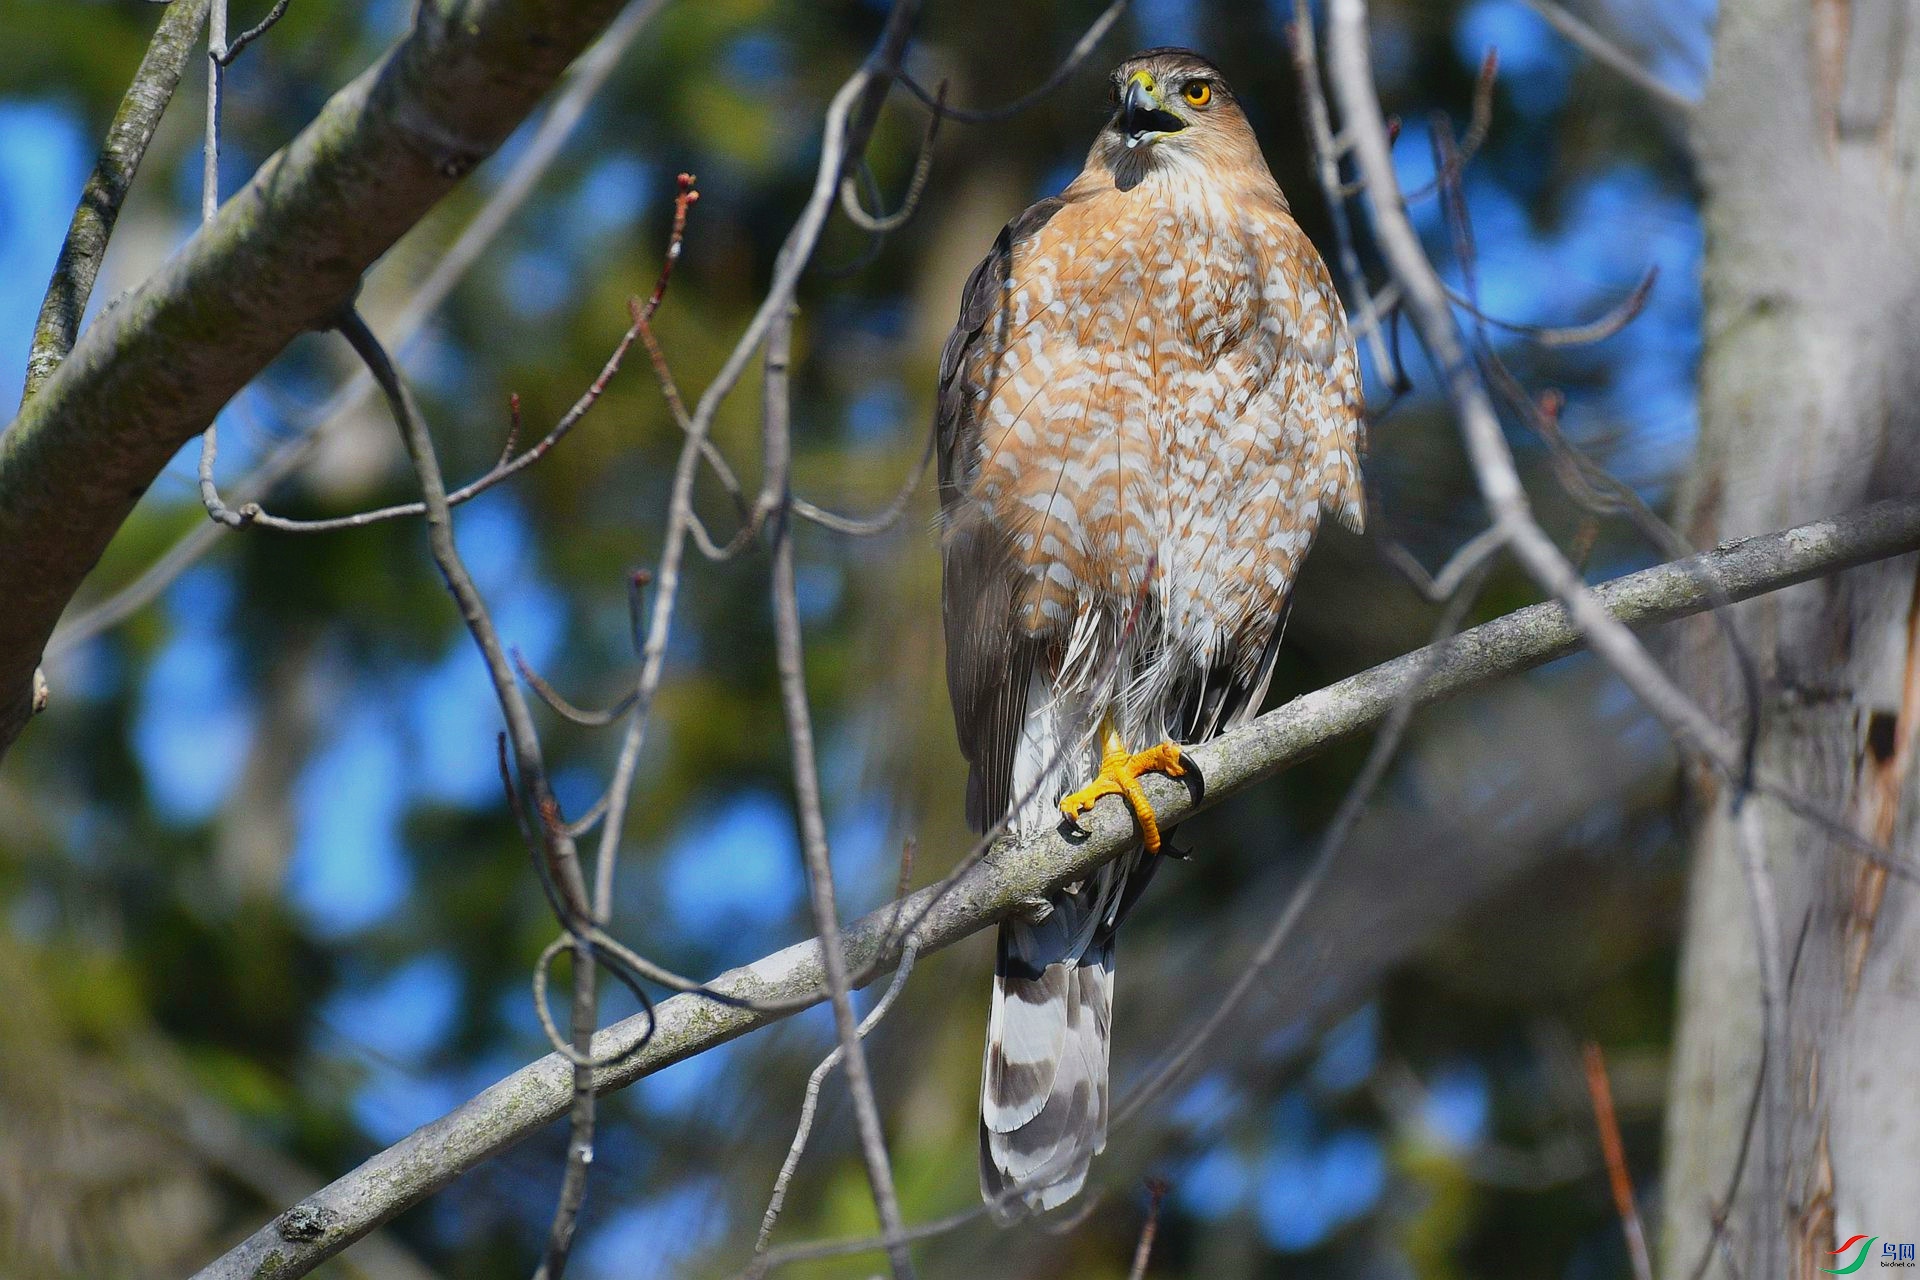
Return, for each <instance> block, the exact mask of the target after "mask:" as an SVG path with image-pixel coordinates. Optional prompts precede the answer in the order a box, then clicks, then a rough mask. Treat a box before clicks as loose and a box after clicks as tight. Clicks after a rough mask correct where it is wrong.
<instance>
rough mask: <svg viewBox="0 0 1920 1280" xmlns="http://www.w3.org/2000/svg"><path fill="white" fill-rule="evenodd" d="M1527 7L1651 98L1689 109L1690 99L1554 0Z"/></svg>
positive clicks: (1534, 1) (1530, 3) (1530, 2)
mask: <svg viewBox="0 0 1920 1280" xmlns="http://www.w3.org/2000/svg"><path fill="white" fill-rule="evenodd" d="M1526 5H1527V8H1529V9H1531V10H1533V11H1534V12H1535V13H1537V14H1539V15H1540V16H1541V17H1542V18H1545V19H1546V20H1547V23H1548V25H1550V26H1551V27H1552V28H1553V29H1554V30H1555V31H1558V32H1559V33H1560V34H1561V35H1563V36H1565V37H1566V38H1567V40H1568V41H1569V42H1570V43H1572V44H1575V45H1578V46H1579V47H1580V48H1581V50H1582V51H1584V52H1585V53H1586V54H1587V55H1588V56H1589V57H1591V58H1592V59H1593V60H1594V61H1596V62H1598V63H1600V64H1602V65H1603V66H1606V67H1609V68H1611V69H1612V70H1614V71H1616V72H1618V73H1619V74H1621V75H1623V76H1625V77H1626V78H1627V79H1628V80H1630V81H1632V82H1633V83H1634V84H1636V85H1638V86H1640V88H1642V89H1644V90H1646V91H1647V93H1648V94H1649V95H1651V96H1652V98H1653V100H1654V101H1655V102H1658V103H1660V104H1661V105H1662V106H1666V107H1671V108H1673V109H1674V110H1675V111H1678V112H1680V113H1682V114H1688V113H1691V112H1692V111H1693V108H1694V106H1695V105H1696V104H1695V103H1694V100H1693V99H1692V98H1689V97H1688V96H1687V95H1686V94H1684V93H1681V92H1680V91H1679V90H1678V89H1675V88H1674V87H1673V86H1672V85H1670V84H1668V83H1667V82H1666V81H1664V80H1662V79H1660V77H1658V76H1656V75H1654V74H1653V73H1652V72H1651V71H1648V70H1647V69H1646V68H1645V67H1643V66H1641V65H1640V63H1639V61H1638V60H1636V59H1635V58H1634V57H1633V55H1632V54H1629V53H1628V52H1626V51H1625V50H1624V49H1622V48H1621V47H1620V46H1619V45H1617V44H1615V43H1614V42H1613V41H1611V40H1609V39H1607V38H1606V37H1605V36H1603V35H1601V34H1600V33H1599V32H1598V31H1595V30H1594V29H1593V28H1592V27H1590V26H1588V25H1587V24H1586V23H1584V22H1582V21H1581V20H1580V19H1578V18H1576V17H1574V16H1573V14H1571V13H1569V12H1567V10H1566V8H1565V7H1564V6H1562V5H1559V4H1556V3H1554V0H1526Z"/></svg>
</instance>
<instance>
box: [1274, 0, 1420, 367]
mask: <svg viewBox="0 0 1920 1280" xmlns="http://www.w3.org/2000/svg"><path fill="white" fill-rule="evenodd" d="M1287 34H1288V37H1289V38H1290V40H1291V41H1292V44H1293V65H1294V73H1295V74H1296V75H1297V76H1299V78H1300V99H1301V102H1302V104H1303V106H1304V107H1305V111H1306V117H1307V139H1308V141H1309V142H1311V143H1312V145H1313V154H1314V157H1315V158H1316V160H1317V162H1318V163H1317V165H1316V167H1315V170H1314V172H1315V174H1316V175H1317V176H1318V177H1319V179H1320V193H1321V195H1322V196H1324V197H1325V198H1326V202H1327V215H1328V216H1329V217H1330V218H1331V219H1332V220H1333V243H1334V260H1335V262H1336V263H1337V264H1338V265H1339V268H1340V278H1341V281H1342V282H1343V283H1344V284H1345V285H1346V286H1347V297H1348V298H1349V299H1350V300H1351V302H1352V305H1353V310H1354V327H1355V332H1356V333H1357V334H1358V335H1359V336H1360V337H1361V338H1362V339H1363V340H1364V341H1365V342H1366V343H1367V347H1368V349H1369V350H1370V351H1372V353H1373V368H1374V372H1375V373H1377V374H1378V375H1379V376H1380V381H1381V382H1382V383H1384V384H1385V385H1386V386H1387V387H1388V388H1390V389H1396V390H1397V389H1398V388H1399V387H1400V386H1401V384H1402V383H1403V382H1404V381H1405V378H1404V376H1403V375H1402V373H1401V370H1400V362H1399V361H1398V360H1397V359H1396V358H1395V356H1394V354H1393V353H1392V352H1391V351H1389V350H1388V349H1387V342H1386V336H1385V335H1384V334H1383V333H1381V327H1382V325H1381V319H1382V315H1383V312H1382V311H1381V309H1380V308H1379V307H1378V306H1377V305H1376V303H1375V301H1374V296H1373V293H1372V291H1371V290H1370V289H1369V288H1368V287H1367V273H1366V272H1365V271H1364V270H1362V269H1361V267H1360V254H1359V252H1358V251H1357V250H1356V249H1355V248H1354V238H1353V223H1352V220H1351V219H1350V218H1349V217H1348V215H1347V200H1346V192H1345V191H1344V190H1343V188H1342V184H1341V181H1340V155H1341V147H1340V144H1339V142H1338V141H1337V140H1336V139H1335V138H1334V136H1333V124H1332V119H1331V117H1330V115H1329V113H1328V111H1327V95H1326V90H1325V88H1324V87H1323V86H1322V84H1321V81H1320V61H1319V59H1320V55H1319V52H1318V51H1317V50H1316V49H1315V47H1314V41H1313V17H1312V15H1311V14H1310V13H1309V12H1308V10H1307V0H1293V25H1292V26H1290V27H1289V28H1288V29H1287Z"/></svg>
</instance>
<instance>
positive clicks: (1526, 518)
mask: <svg viewBox="0 0 1920 1280" xmlns="http://www.w3.org/2000/svg"><path fill="white" fill-rule="evenodd" d="M1331 13H1332V22H1331V25H1330V28H1329V37H1328V47H1329V61H1330V63H1331V73H1332V74H1331V82H1332V84H1333V88H1334V91H1335V94H1336V96H1337V97H1338V99H1339V102H1340V107H1341V117H1342V120H1343V123H1344V126H1345V129H1346V134H1347V136H1348V137H1349V139H1350V141H1351V144H1352V146H1353V150H1354V156H1355V159H1356V162H1357V163H1358V165H1359V168H1360V170H1361V172H1362V173H1363V174H1364V176H1365V177H1366V179H1367V201H1368V205H1369V207H1370V208H1371V209H1372V211H1373V225H1374V233H1375V236H1376V237H1377V238H1378V241H1379V244H1380V249H1381V252H1382V254H1383V256H1384V257H1385V258H1386V260H1387V263H1388V266H1389V268H1390V269H1391V270H1392V272H1393V275H1394V277H1395V278H1396V279H1397V280H1398V281H1399V282H1400V287H1401V289H1402V292H1403V302H1404V305H1405V307H1406V310H1407V313H1408V316H1409V318H1410V319H1411V320H1412V322H1413V324H1414V327H1415V329H1416V330H1417V331H1418V333H1419V334H1420V338H1421V341H1422V342H1423V343H1424V344H1425V346H1426V348H1427V350H1428V351H1429V352H1430V353H1431V354H1432V356H1433V360H1434V364H1435V366H1436V367H1437V368H1438V369H1439V370H1440V373H1441V376H1442V378H1443V380H1444V381H1445V383H1446V390H1447V394H1448V397H1449V398H1450V399H1451V400H1452V401H1453V404H1454V407H1455V409H1456V411H1457V412H1458V413H1459V415H1460V426H1461V432H1462V434H1463V436H1464V437H1465V441H1466V446H1467V452H1468V455H1469V458H1470V460H1471V462H1472V464H1473V469H1474V475H1475V478H1476V480H1477V481H1478V482H1479V486H1480V492H1481V496H1482V497H1483V498H1484V499H1485V501H1486V503H1487V506H1488V509H1489V510H1490V512H1491V513H1492V515H1493V519H1494V523H1495V525H1496V526H1497V527H1498V528H1499V529H1500V530H1501V531H1502V533H1503V534H1504V536H1505V538H1506V540H1507V545H1508V546H1509V547H1510V548H1511V549H1512V550H1513V552H1514V555H1515V556H1516V557H1517V558H1518V559H1519V560H1520V562H1521V564H1522V565H1523V566H1525V568H1526V569H1527V571H1528V573H1529V574H1530V575H1531V576H1532V577H1533V578H1534V580H1535V581H1537V582H1538V583H1540V585H1541V586H1543V587H1544V588H1546V589H1547V590H1548V591H1550V592H1551V593H1552V594H1553V595H1554V596H1555V597H1557V598H1558V599H1559V600H1560V602H1561V603H1562V604H1563V605H1564V606H1565V607H1566V608H1567V610H1568V611H1569V612H1570V613H1571V614H1572V616H1573V618H1574V621H1575V622H1576V623H1577V624H1578V625H1579V627H1580V628H1581V631H1582V632H1583V633H1584V634H1585V635H1586V636H1587V637H1588V639H1589V642H1590V643H1591V644H1592V646H1593V648H1594V650H1595V652H1596V653H1598V655H1599V656H1600V658H1601V659H1602V660H1603V661H1605V662H1606V663H1607V665H1608V666H1609V667H1611V668H1613V670H1614V671H1615V672H1616V673H1617V674H1618V675H1619V676H1620V678H1621V680H1622V681H1623V682H1625V683H1626V685H1627V687H1628V688H1630V689H1632V690H1633V692H1634V693H1635V694H1636V695H1637V696H1638V697H1639V698H1640V700H1641V701H1642V702H1643V703H1645V704H1646V706H1647V707H1648V708H1649V709H1650V710H1651V711H1652V712H1653V713H1654V715H1655V716H1656V717H1657V718H1658V719H1659V720H1660V721H1661V723H1662V724H1664V725H1665V726H1666V727H1667V729H1668V731H1669V732H1670V733H1672V734H1673V735H1674V736H1675V737H1676V738H1678V739H1679V740H1680V741H1681V742H1682V743H1683V744H1686V745H1690V746H1692V747H1693V748H1694V749H1696V750H1698V751H1700V752H1701V753H1702V754H1704V755H1706V756H1707V757H1708V758H1709V759H1711V760H1713V761H1714V763H1715V764H1716V765H1718V766H1719V767H1720V768H1721V769H1722V770H1723V771H1725V772H1727V773H1729V774H1732V775H1736V776H1737V775H1739V774H1741V773H1743V760H1742V753H1741V751H1740V748H1739V745H1738V744H1737V743H1736V742H1735V741H1734V740H1733V739H1732V738H1731V737H1730V736H1729V735H1728V734H1727V732H1726V731H1725V730H1724V729H1722V728H1721V727H1720V726H1719V725H1718V724H1716V723H1714V721H1713V720H1712V719H1711V718H1710V717H1708V716H1707V714H1706V713H1705V712H1704V711H1702V710H1701V709H1700V708H1699V707H1698V706H1697V705H1695V703H1694V702H1693V701H1692V699H1690V698H1688V697H1687V696H1686V694H1685V693H1683V692H1682V691H1681V690H1680V689H1679V687H1678V686H1676V685H1675V684H1674V683H1673V681H1672V680H1671V679H1669V678H1668V676H1667V675H1666V673H1665V672H1664V671H1662V670H1661V669H1660V667H1659V665H1658V664H1657V663H1655V662H1654V660H1653V659H1652V658H1651V657H1650V656H1649V655H1648V654H1647V651H1646V650H1645V649H1644V648H1643V647H1642V646H1641V644H1640V642H1639V641H1638V640H1636V639H1635V638H1634V636H1633V634H1632V632H1630V631H1629V630H1627V629H1626V628H1625V627H1623V626H1621V625H1620V624H1619V623H1617V622H1616V621H1615V620H1614V619H1612V618H1611V617H1609V616H1608V615H1607V613H1606V611H1605V610H1604V609H1603V608H1601V607H1600V606H1599V604H1598V602H1597V601H1596V600H1595V599H1594V597H1593V594H1592V592H1590V591H1589V590H1588V589H1587V587H1586V585H1585V584H1584V583H1583V582H1582V581H1581V579H1580V575H1579V574H1578V573H1577V572H1576V571H1575V570H1574V568H1573V566H1572V565H1571V564H1569V563H1568V562H1567V559H1566V557H1565V556H1564V555H1562V554H1561V552H1560V549H1559V548H1558V547H1556V546H1555V545H1554V544H1553V541H1552V539H1550V538H1549V537H1548V536H1547V535H1546V533H1545V531H1543V530H1542V529H1541V528H1540V526H1539V524H1538V523H1537V522H1536V521H1535V520H1534V518H1533V512H1532V507H1531V504H1530V503H1529V502H1528V499H1527V495H1526V491H1525V490H1524V489H1523V488H1522V486H1521V483H1520V475H1519V471H1518V468H1517V467H1516V466H1515V464H1514V460H1513V453H1512V450H1511V449H1510V448H1509V447H1508V445H1507V442H1506V437H1505V435H1504V433H1503V432H1502V431H1501V428H1500V422H1499V418H1498V417H1497V415H1496V414H1495V412H1494V408H1493V404H1492V402H1491V401H1490V399H1489V398H1488V393H1487V390H1486V387H1485V386H1484V384H1483V383H1482V382H1481V380H1480V378H1479V376H1478V370H1477V367H1476V365H1475V363H1474V362H1473V360H1472V359H1471V358H1470V356H1469V355H1468V352H1467V350H1466V346H1465V344H1464V342H1463V341H1462V338H1461V334H1460V328H1459V324H1458V322H1457V321H1456V320H1455V318H1454V315H1453V313H1452V311H1451V309H1450V304H1449V302H1448V299H1447V296H1446V289H1445V286H1444V285H1443V284H1442V283H1441V281H1440V277H1439V275H1438V274H1437V273H1436V272H1435V271H1434V268H1433V264H1432V263H1431V262H1430V261H1429V260H1428V258H1427V255H1426V251H1425V249H1423V248H1422V247H1421V244H1420V239H1419V236H1418V234H1417V233H1416V232H1415V231H1414V229H1413V224H1412V223H1411V222H1410V221H1409V220H1408V217H1407V213H1406V208H1405V206H1404V205H1403V204H1402V202H1401V200H1400V195H1399V186H1398V182H1397V180H1396V178H1395V175H1394V169H1393V157H1392V153H1391V149H1390V148H1391V144H1390V143H1389V141H1388V139H1387V130H1386V123H1385V121H1384V120H1383V119H1382V117H1381V114H1380V102H1379V99H1378V97H1377V96H1376V94H1375V91H1374V86H1373V68H1372V65H1371V63H1370V61H1369V59H1368V55H1367V6H1366V0H1333V2H1332V4H1331ZM1299 43H1301V44H1309V43H1311V36H1310V34H1309V35H1307V36H1305V37H1304V38H1303V39H1301V40H1300V42H1299Z"/></svg>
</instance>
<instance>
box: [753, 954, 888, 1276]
mask: <svg viewBox="0 0 1920 1280" xmlns="http://www.w3.org/2000/svg"><path fill="white" fill-rule="evenodd" d="M918 955H919V944H918V943H917V942H915V941H914V940H913V939H912V938H908V939H907V943H906V947H905V949H904V950H903V951H902V952H901V953H900V967H899V968H898V969H896V970H894V972H893V981H892V982H890V983H888V984H887V989H886V992H885V994H883V995H882V996H881V997H880V1001H879V1003H878V1004H876V1005H874V1006H873V1008H872V1009H871V1010H870V1011H869V1012H868V1013H867V1016H866V1017H864V1018H862V1019H861V1020H860V1028H859V1031H860V1037H861V1038H862V1039H865V1038H866V1035H867V1033H868V1032H869V1031H872V1030H873V1029H874V1028H875V1027H876V1026H879V1025H880V1019H882V1018H884V1017H886V1016H887V1010H889V1009H891V1008H893V1002H894V1001H895V1000H896V999H898V998H899V996H900V992H901V991H902V990H903V989H904V988H905V987H906V985H907V977H908V976H909V975H910V974H912V972H913V962H914V960H915V958H916V957H917V956H918ZM843 1056H844V1051H843V1050H842V1049H841V1047H840V1046H839V1045H835V1046H834V1047H833V1049H832V1050H831V1051H830V1052H829V1053H828V1054H827V1056H826V1057H824V1058H822V1059H821V1060H820V1065H819V1066H817V1067H815V1068H814V1069H813V1074H812V1075H809V1076H808V1077H807V1091H806V1094H805V1096H803V1097H802V1098H801V1100H800V1122H799V1124H797V1125H796V1126H795V1127H794V1131H793V1141H792V1142H791V1143H790V1144H789V1145H788V1147H787V1158H786V1159H785V1160H783V1161H781V1163H780V1173H779V1175H778V1176H777V1177H775V1178H774V1180H773V1194H772V1196H770V1197H769V1198H768V1200H767V1210H766V1212H765V1213H763V1214H761V1215H760V1235H759V1237H758V1238H757V1239H756V1240H755V1241H754V1244H753V1251H754V1252H755V1253H756V1254H761V1253H765V1252H766V1251H767V1247H768V1246H769V1245H770V1244H771V1243H772V1241H773V1228H774V1226H775V1225H776V1224H778V1223H779V1221H780V1211H781V1209H782V1208H784V1207H785V1206H786V1203H787V1188H788V1187H789V1186H790V1185H791V1184H792V1182H793V1172H794V1170H795V1169H797V1168H798V1167H799V1165H800V1157H801V1156H802V1155H805V1154H806V1150H807V1141H808V1139H809V1138H811V1137H812V1136H813V1119H814V1116H815V1114H816V1113H817V1112H818V1111H819V1109H820V1088H821V1086H822V1085H824V1084H825V1083H826V1080H827V1076H828V1075H829V1074H830V1073H831V1072H832V1071H833V1069H834V1068H835V1067H837V1066H839V1065H840V1060H841V1058H842V1057H843Z"/></svg>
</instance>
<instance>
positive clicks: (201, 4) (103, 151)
mask: <svg viewBox="0 0 1920 1280" xmlns="http://www.w3.org/2000/svg"><path fill="white" fill-rule="evenodd" d="M208 4H209V0H173V4H172V5H170V6H169V7H168V9H167V11H166V13H164V14H162V15H161V17H160V23H159V25H158V26H157V27H156V28H155V29H154V33H153V40H152V42H151V43H150V44H149V45H148V46H147V52H146V56H145V57H143V58H142V59H141V60H140V67H139V69H138V70H136V71H135V72H134V73H133V81H132V83H131V84H129V85H128V86H127V92H126V95H125V96H124V97H122V98H121V99H120V107H119V109H118V110H117V111H115V112H114V113H113V123H112V124H110V125H108V126H107V138H106V142H105V143H104V144H102V146H101V148H100V158H99V159H98V160H97V161H95V162H94V166H93V173H92V175H91V176H90V177H88V179H87V185H86V188H85V189H84V190H83V191H81V193H80V203H79V204H77V205H75V206H74V210H73V221H72V223H70V224H69V225H68V227H67V238H66V240H65V241H63V242H62V243H61V245H60V259H59V261H58V262H56V263H55V264H54V267H53V279H52V280H51V281H50V282H49V283H48V285H47V294H46V297H45V299H43V300H42V301H41V303H40V317H39V319H38V320H37V321H36V322H35V323H34V326H33V348H32V350H31V351H29V352H28V353H27V379H26V389H25V390H24V391H23V392H22V393H21V396H20V401H21V403H22V404H24V403H26V402H27V401H28V400H29V399H31V398H32V397H33V393H34V392H35V391H38V390H39V389H40V384H41V383H43V382H45V381H46V380H47V377H48V375H50V374H51V373H52V372H53V371H54V370H55V369H56V368H58V367H59V365H60V362H61V361H62V360H64V359H66V356H67V352H69V351H71V350H72V349H73V340H74V338H75V337H77V336H78V335H79V333H80V321H81V318H82V317H83V316H84V315H85V314H86V310H87V299H88V298H89V297H91V296H92V295H93V284H94V281H95V280H96V279H97V278H98V277H99V274H100V262H101V259H103V258H105V257H106V253H107V242H108V241H109V240H111V239H112V237H113V227H114V223H115V222H116V221H118V220H119V217H120V206H121V205H122V204H123V203H124V202H125V201H126V198H127V191H128V190H129V189H130V188H131V187H132V186H133V178H134V175H135V174H136V173H138V172H139V170H140V161H141V158H142V157H144V156H145V155H146V153H147V144H148V143H149V142H151V141H153V131H154V129H156V128H157V127H158V126H159V124H160V117H161V116H162V115H164V114H165V113H166V110H167V104H168V103H169V102H171V101H173V93H174V90H175V89H177V88H178V87H179V85H180V77H181V75H182V74H183V73H184V72H185V70H186V66H187V63H188V61H189V60H190V59H191V58H192V56H193V46H194V39H195V37H196V36H197V35H198V34H199V31H200V28H201V26H202V25H203V24H204V23H205V22H206V20H207V7H208Z"/></svg>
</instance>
